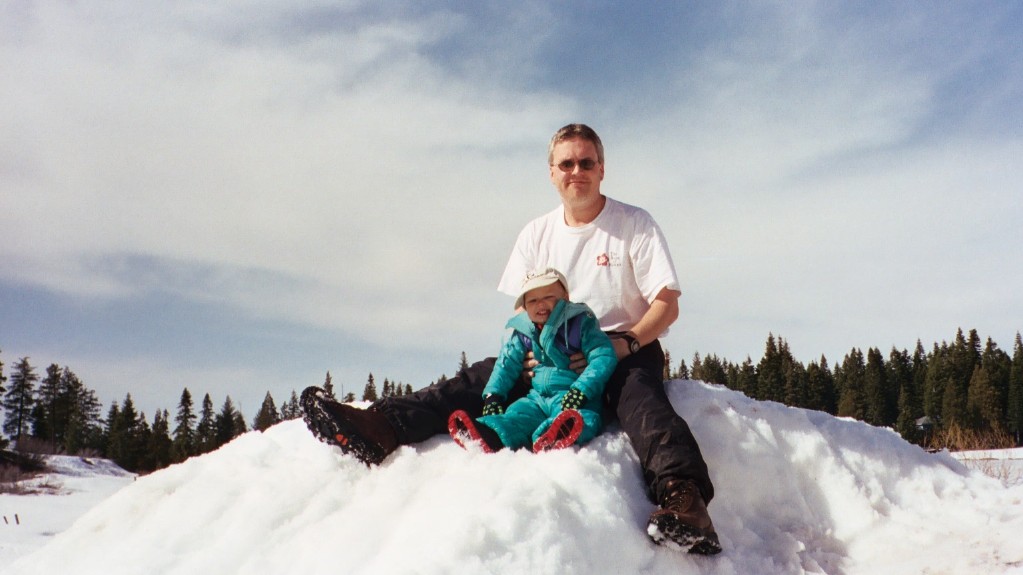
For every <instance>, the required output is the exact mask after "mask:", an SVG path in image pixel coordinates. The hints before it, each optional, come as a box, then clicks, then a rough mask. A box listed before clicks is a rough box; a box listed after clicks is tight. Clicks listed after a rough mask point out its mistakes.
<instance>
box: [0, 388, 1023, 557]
mask: <svg viewBox="0 0 1023 575" xmlns="http://www.w3.org/2000/svg"><path fill="white" fill-rule="evenodd" d="M668 385H669V395H670V397H671V399H672V401H673V403H674V405H675V406H676V409H677V410H678V411H679V413H681V414H682V415H683V416H684V417H685V418H686V420H687V421H688V422H689V423H690V425H691V427H692V428H693V432H694V433H695V434H696V436H697V438H698V439H699V441H700V445H701V447H702V449H703V452H704V455H705V457H706V459H707V461H708V463H709V465H710V468H711V473H712V477H713V479H714V482H715V487H716V490H717V496H716V497H715V499H714V501H713V502H712V503H711V505H710V511H711V515H712V516H713V518H714V523H715V526H716V527H717V529H718V532H719V534H720V536H721V541H722V544H723V545H724V547H725V551H724V553H722V554H721V555H718V556H716V557H695V556H688V555H684V554H680V553H678V552H675V551H672V550H670V549H666V548H661V547H657V546H655V545H653V544H651V543H650V542H649V541H648V540H647V538H646V536H645V534H644V532H643V528H644V526H645V524H646V519H647V516H648V514H649V513H650V511H651V510H652V509H653V506H652V504H651V503H650V502H649V501H647V499H646V497H645V495H644V492H643V485H642V482H641V480H640V476H639V468H638V465H637V463H636V458H635V455H634V454H633V452H632V449H631V448H630V447H629V444H628V441H627V440H626V438H625V437H624V436H623V435H622V434H621V433H620V432H618V431H617V430H615V429H611V430H609V432H608V433H605V434H604V435H602V436H601V437H599V438H598V439H596V440H595V441H594V442H592V443H591V444H589V445H587V446H586V447H583V448H573V449H569V450H565V451H560V452H551V453H544V454H540V455H534V454H531V453H527V452H515V453H512V452H501V453H498V454H493V455H486V454H482V453H470V452H466V451H464V450H462V449H460V448H459V447H457V446H456V445H455V444H454V443H453V442H452V441H451V440H450V439H448V438H446V437H437V438H434V439H433V440H431V441H428V442H426V443H423V444H421V445H417V446H410V447H403V448H401V450H400V451H399V452H398V453H397V454H395V455H394V456H392V457H391V458H389V459H388V460H387V461H385V462H384V464H383V465H382V466H380V467H377V468H372V469H370V468H367V467H366V466H364V465H362V464H360V463H358V462H357V461H355V460H353V459H351V458H349V457H346V456H342V455H340V453H339V452H338V451H336V450H335V449H333V448H330V447H328V446H326V445H324V444H322V443H319V442H317V441H316V440H315V439H313V437H312V436H311V435H310V434H309V433H308V432H307V431H306V429H305V426H304V425H303V423H302V422H301V421H289V422H285V423H282V424H280V425H277V426H275V427H273V428H271V429H269V430H267V431H266V432H265V433H258V432H252V433H248V434H246V435H243V436H241V437H239V438H237V439H236V440H235V441H233V442H231V443H230V444H228V445H226V446H224V447H222V448H221V449H220V450H218V451H216V452H214V453H211V454H208V455H205V456H203V457H198V458H194V459H192V460H189V461H187V462H185V463H183V464H180V465H176V466H173V467H171V468H168V469H165V470H163V471H160V472H157V473H154V474H152V475H149V476H146V477H141V478H138V480H133V478H132V477H131V476H123V475H121V476H117V475H104V474H96V475H92V476H89V477H88V478H82V483H81V484H76V483H75V481H76V478H75V477H65V476H61V481H63V482H64V483H65V490H66V491H68V492H69V494H67V495H52V496H51V495H47V496H33V497H14V496H7V495H5V496H0V505H2V509H3V511H2V514H3V515H10V514H11V513H12V512H15V511H17V510H18V509H21V510H23V511H21V512H20V513H19V515H20V518H21V525H19V526H17V527H15V526H11V525H0V529H2V530H3V531H0V572H3V573H5V574H37V573H65V574H89V573H97V574H103V575H111V574H118V573H125V574H129V573H130V574H136V573H146V574H154V575H155V574H182V575H185V574H188V575H191V574H193V573H215V574H218V575H222V574H230V573H239V574H241V573H244V574H267V575H279V574H288V573H296V574H302V575H312V574H320V573H324V574H326V573H329V574H337V573H388V574H392V573H431V574H432V573H445V574H446V573H466V574H470V573H471V574H478V573H558V574H574V573H579V574H587V575H592V574H594V573H616V574H617V573H644V574H656V573H673V574H674V573H679V572H683V573H705V574H742V575H749V574H775V573H778V574H791V573H828V574H842V575H853V574H876V573H885V574H913V575H917V574H921V573H931V574H938V573H955V574H958V573H962V574H974V573H985V574H1007V573H1023V537H1020V536H1019V534H1020V533H1023V486H1021V485H1020V484H1019V481H1018V477H1019V475H1018V471H1013V472H1007V473H1006V474H1005V475H1006V477H1007V478H1008V481H1007V482H1008V483H1013V485H1010V486H1006V485H1003V483H1002V482H1000V481H999V480H997V479H993V478H991V477H989V476H987V475H985V474H984V473H982V472H981V471H979V470H976V469H970V468H968V466H964V465H963V464H961V463H960V462H959V461H957V460H956V459H955V458H954V457H952V456H951V455H949V454H929V453H926V452H924V451H923V450H921V449H920V448H918V447H915V446H913V445H910V444H908V443H905V442H904V441H902V440H901V439H900V438H899V437H898V436H897V435H896V434H894V433H893V432H891V431H889V430H883V429H877V428H873V427H870V426H867V425H865V424H862V423H858V422H854V421H849V420H843V419H837V418H834V417H831V416H828V415H826V414H822V413H819V412H811V411H805V410H800V409H793V408H788V407H785V406H782V405H779V404H776V403H768V402H757V401H753V400H751V399H749V398H747V397H745V396H744V395H742V394H740V393H737V392H734V391H731V390H728V389H725V388H723V387H719V386H712V385H706V384H703V383H700V382H691V381H677V382H671V383H669V384H668ZM960 456H961V457H970V458H972V459H975V460H979V461H981V462H983V461H984V460H985V458H989V457H990V458H997V459H999V462H998V465H1000V466H1002V467H1008V468H1010V469H1012V468H1014V469H1017V470H1018V469H1019V466H1018V465H1017V463H1018V461H1016V459H1018V458H1020V457H1023V452H1021V450H1009V451H1005V452H987V453H983V454H980V453H972V454H961V455H960ZM976 465H977V463H976V462H971V463H970V464H969V466H970V467H974V466H976ZM118 488H120V491H117V493H116V494H114V495H112V496H109V495H108V494H109V493H111V492H112V491H114V490H116V489H118ZM76 489H80V491H76ZM93 503H95V505H94V506H93V507H92V508H91V509H90V510H88V511H87V512H84V513H82V511H83V510H84V509H85V508H87V507H89V506H92V505H93ZM79 515H80V517H79ZM75 518H77V521H74V524H73V525H70V527H67V526H68V525H69V524H70V523H71V521H72V520H74V519H75ZM65 527H67V528H66V529H65ZM54 532H60V533H59V534H58V535H55V536H54V535H51V534H52V533H54Z"/></svg>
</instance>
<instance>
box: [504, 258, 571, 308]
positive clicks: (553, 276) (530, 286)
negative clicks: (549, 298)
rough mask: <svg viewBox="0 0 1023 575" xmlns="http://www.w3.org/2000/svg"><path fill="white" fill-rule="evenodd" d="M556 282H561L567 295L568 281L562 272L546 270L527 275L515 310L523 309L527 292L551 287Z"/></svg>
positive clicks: (551, 269)
mask: <svg viewBox="0 0 1023 575" xmlns="http://www.w3.org/2000/svg"><path fill="white" fill-rule="evenodd" d="M554 282H561V287H563V288H565V293H568V280H566V279H565V276H564V275H562V274H561V272H559V271H558V270H556V269H554V268H544V269H540V270H535V271H531V272H529V273H527V274H526V278H525V279H524V280H522V289H521V290H519V297H518V299H516V300H515V309H518V308H520V307H522V303H523V302H524V301H525V299H526V292H528V291H529V290H534V289H536V288H540V287H544V286H549V285H551V284H552V283H554Z"/></svg>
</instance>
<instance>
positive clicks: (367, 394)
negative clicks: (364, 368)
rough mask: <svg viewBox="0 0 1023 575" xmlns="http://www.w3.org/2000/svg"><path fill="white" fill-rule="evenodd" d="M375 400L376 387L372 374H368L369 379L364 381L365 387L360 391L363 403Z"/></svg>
mask: <svg viewBox="0 0 1023 575" xmlns="http://www.w3.org/2000/svg"><path fill="white" fill-rule="evenodd" d="M377 399H378V398H377V385H376V383H375V382H374V381H373V374H372V373H370V374H369V379H368V380H367V381H366V387H365V388H364V389H363V390H362V400H363V401H376V400H377Z"/></svg>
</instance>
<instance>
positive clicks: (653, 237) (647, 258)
mask: <svg viewBox="0 0 1023 575" xmlns="http://www.w3.org/2000/svg"><path fill="white" fill-rule="evenodd" d="M643 215H644V216H645V217H644V218H642V219H641V220H640V223H639V225H640V226H641V233H638V234H637V235H636V237H637V239H638V241H637V242H636V244H635V245H634V247H633V250H634V251H633V254H632V260H633V262H634V266H635V273H636V283H637V284H638V285H639V288H640V291H641V292H642V293H643V297H644V298H645V299H646V301H647V302H652V301H653V300H654V298H656V297H657V294H659V293H660V292H661V290H662V289H664V288H667V289H669V290H672V291H674V292H676V293H682V289H681V287H680V285H679V281H678V274H677V273H676V272H675V263H674V262H673V261H672V259H671V252H669V251H668V241H667V239H665V237H664V233H663V232H662V231H661V228H660V226H658V225H657V222H655V221H654V219H653V218H652V217H651V216H650V214H649V213H646V212H645V211H644V212H643Z"/></svg>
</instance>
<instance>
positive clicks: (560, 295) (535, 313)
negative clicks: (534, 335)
mask: <svg viewBox="0 0 1023 575" xmlns="http://www.w3.org/2000/svg"><path fill="white" fill-rule="evenodd" d="M565 297H567V294H566V293H565V288H564V287H562V285H561V282H554V283H552V284H551V285H546V286H543V287H538V288H536V289H531V290H529V291H527V292H526V297H524V298H523V299H522V307H524V308H526V314H527V315H528V316H529V321H531V322H533V323H535V324H538V325H543V324H545V323H547V318H549V317H550V316H551V312H552V311H554V306H555V305H557V303H558V301H559V300H563V299H565Z"/></svg>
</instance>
